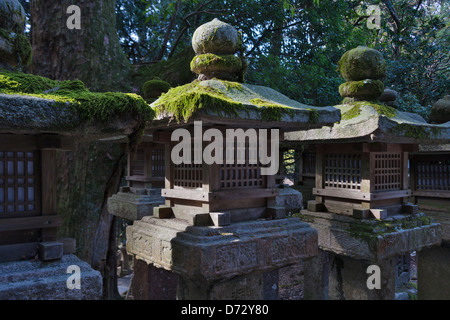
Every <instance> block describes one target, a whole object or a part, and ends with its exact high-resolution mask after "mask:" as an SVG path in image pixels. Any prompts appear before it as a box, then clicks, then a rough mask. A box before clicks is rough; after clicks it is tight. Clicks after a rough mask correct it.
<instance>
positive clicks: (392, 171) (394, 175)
mask: <svg viewBox="0 0 450 320" xmlns="http://www.w3.org/2000/svg"><path fill="white" fill-rule="evenodd" d="M373 167H374V190H375V191H378V190H399V189H400V188H401V181H402V161H401V154H400V153H399V152H398V153H387V152H377V153H374V163H373Z"/></svg>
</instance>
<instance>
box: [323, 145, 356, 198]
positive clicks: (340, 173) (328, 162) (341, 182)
mask: <svg viewBox="0 0 450 320" xmlns="http://www.w3.org/2000/svg"><path fill="white" fill-rule="evenodd" d="M324 178H325V179H324V183H325V188H327V189H331V188H339V189H352V190H360V189H361V154H345V153H342V154H339V153H337V154H336V153H332V154H330V153H327V154H325V166H324Z"/></svg>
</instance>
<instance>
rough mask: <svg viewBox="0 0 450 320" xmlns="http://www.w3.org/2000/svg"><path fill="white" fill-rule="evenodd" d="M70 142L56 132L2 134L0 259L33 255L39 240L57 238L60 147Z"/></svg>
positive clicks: (54, 239) (0, 157)
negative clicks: (58, 155)
mask: <svg viewBox="0 0 450 320" xmlns="http://www.w3.org/2000/svg"><path fill="white" fill-rule="evenodd" d="M70 144H71V143H70V142H69V140H68V139H65V138H63V137H61V136H57V135H37V136H32V135H13V134H1V135H0V261H14V260H21V259H24V258H25V259H28V258H32V257H33V258H34V257H35V256H36V253H37V248H38V244H39V243H40V242H55V241H56V240H57V227H59V226H61V224H62V221H61V217H60V216H58V215H57V200H56V189H57V180H56V179H57V175H56V170H57V150H67V149H70V147H69V146H70ZM46 257H47V256H46Z"/></svg>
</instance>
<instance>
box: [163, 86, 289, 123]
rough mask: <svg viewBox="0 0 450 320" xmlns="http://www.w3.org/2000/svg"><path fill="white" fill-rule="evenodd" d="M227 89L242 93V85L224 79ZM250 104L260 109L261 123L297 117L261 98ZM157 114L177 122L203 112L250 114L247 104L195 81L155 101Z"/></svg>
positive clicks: (230, 114) (172, 90) (228, 114)
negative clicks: (170, 117)
mask: <svg viewBox="0 0 450 320" xmlns="http://www.w3.org/2000/svg"><path fill="white" fill-rule="evenodd" d="M221 82H223V83H224V84H225V86H227V90H230V89H231V88H236V89H238V90H242V86H241V85H239V84H233V82H227V81H223V80H221ZM250 102H251V103H253V104H254V105H256V106H257V107H258V110H259V111H260V114H261V120H266V121H280V120H281V119H282V117H283V115H285V114H287V115H290V116H293V115H294V112H295V111H294V109H292V108H290V107H288V106H284V105H281V104H276V103H274V102H269V101H265V100H262V99H252V100H250ZM155 109H156V112H157V113H158V114H160V115H162V114H168V115H172V116H174V117H175V119H176V120H177V121H178V122H181V121H182V120H184V121H188V120H189V119H190V118H191V117H192V115H193V114H194V113H195V112H197V111H199V110H201V109H203V110H206V111H208V110H209V111H213V112H216V113H217V114H219V115H221V116H225V117H227V116H228V117H239V116H240V115H239V113H240V112H242V111H246V112H247V111H248V109H247V108H246V107H245V106H244V104H242V103H240V102H236V101H234V100H233V99H231V98H229V97H227V96H226V95H225V94H224V93H223V92H221V91H220V90H219V89H216V88H212V87H209V86H203V85H201V82H200V81H198V80H196V81H193V82H192V83H189V84H186V85H184V86H179V87H175V88H172V89H170V90H169V91H168V92H167V93H164V94H162V95H161V97H160V98H159V99H158V100H157V101H156V102H155Z"/></svg>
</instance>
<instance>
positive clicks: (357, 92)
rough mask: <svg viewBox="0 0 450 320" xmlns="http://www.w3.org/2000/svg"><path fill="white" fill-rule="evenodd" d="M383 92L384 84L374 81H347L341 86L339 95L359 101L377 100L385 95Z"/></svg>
mask: <svg viewBox="0 0 450 320" xmlns="http://www.w3.org/2000/svg"><path fill="white" fill-rule="evenodd" d="M383 90H384V84H383V82H382V81H379V80H372V79H364V80H359V81H347V82H344V83H343V84H341V85H340V86H339V94H340V95H341V96H342V97H351V98H354V99H358V100H372V99H375V98H377V97H379V96H380V95H381V94H382V93H383Z"/></svg>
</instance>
